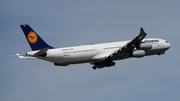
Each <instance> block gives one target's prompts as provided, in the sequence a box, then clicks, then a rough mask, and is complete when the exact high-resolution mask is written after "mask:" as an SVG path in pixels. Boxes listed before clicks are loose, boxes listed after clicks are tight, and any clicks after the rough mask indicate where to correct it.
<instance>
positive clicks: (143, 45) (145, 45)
mask: <svg viewBox="0 0 180 101" xmlns="http://www.w3.org/2000/svg"><path fill="white" fill-rule="evenodd" d="M136 48H137V49H140V50H150V49H151V48H152V44H151V43H141V44H140V45H137V46H136Z"/></svg>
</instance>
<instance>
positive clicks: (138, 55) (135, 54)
mask: <svg viewBox="0 0 180 101" xmlns="http://www.w3.org/2000/svg"><path fill="white" fill-rule="evenodd" d="M145 54H146V53H145V51H144V50H137V51H133V52H132V53H130V54H129V56H130V57H136V58H141V57H144V56H145Z"/></svg>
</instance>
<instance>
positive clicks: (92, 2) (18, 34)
mask: <svg viewBox="0 0 180 101" xmlns="http://www.w3.org/2000/svg"><path fill="white" fill-rule="evenodd" d="M179 4H180V1H179V0H171V1H169V0H161V1H157V0H149V1H145V0H134V1H132V0H131V1H130V0H124V1H122V0H63V1H62V0H1V1H0V47H1V48H0V101H179V100H180V66H179V62H180V60H179V56H180V53H179V50H180V47H179V46H180V45H179V43H180V41H179V40H180V39H179V38H180V6H179ZM20 24H29V25H30V26H31V27H32V28H33V29H34V30H35V31H36V32H37V33H38V34H39V35H40V36H41V37H42V38H43V39H44V40H45V41H46V42H47V43H48V44H50V45H52V46H54V47H65V46H73V45H82V44H90V43H104V42H112V41H123V40H129V39H133V38H134V37H135V36H136V35H138V34H139V29H140V27H143V28H144V30H145V31H146V32H147V34H148V35H147V38H154V37H155V38H162V39H166V40H167V41H168V42H170V43H171V48H170V49H169V50H168V51H167V52H166V54H164V55H162V56H150V57H144V58H141V59H126V60H122V61H117V62H116V66H114V67H112V68H103V69H98V70H93V69H92V67H91V65H90V64H79V65H70V66H67V67H56V66H54V65H53V64H52V63H49V62H45V61H42V60H24V59H19V58H17V57H6V56H7V55H14V54H16V53H20V54H25V53H26V52H27V51H31V49H30V47H29V45H28V43H27V41H26V39H25V37H24V34H23V33H22V30H21V29H20V26H19V25H20Z"/></svg>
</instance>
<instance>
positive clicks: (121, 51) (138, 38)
mask: <svg viewBox="0 0 180 101" xmlns="http://www.w3.org/2000/svg"><path fill="white" fill-rule="evenodd" d="M146 35H147V34H146V33H145V31H144V30H143V28H140V33H139V35H138V36H136V37H135V38H134V39H133V40H132V41H130V42H128V43H127V44H126V45H124V46H123V47H121V48H119V49H117V50H115V51H114V52H113V53H112V54H110V55H109V57H108V58H106V59H109V58H111V59H112V58H115V57H117V56H123V55H126V54H128V53H129V52H132V51H133V49H134V48H135V47H136V46H137V45H140V44H141V41H142V40H143V39H144V37H145V36H146Z"/></svg>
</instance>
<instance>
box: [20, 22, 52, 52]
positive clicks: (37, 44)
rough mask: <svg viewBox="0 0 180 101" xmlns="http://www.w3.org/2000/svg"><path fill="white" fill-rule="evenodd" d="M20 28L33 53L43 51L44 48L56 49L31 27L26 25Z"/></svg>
mask: <svg viewBox="0 0 180 101" xmlns="http://www.w3.org/2000/svg"><path fill="white" fill-rule="evenodd" d="M20 26H21V29H22V30H23V32H24V35H25V37H26V39H27V41H28V43H29V45H30V46H31V49H32V50H33V51H35V50H41V49H44V48H49V49H52V48H54V47H51V46H50V45H48V44H47V43H46V42H45V41H44V40H43V39H42V38H41V37H40V36H39V35H38V34H37V33H36V32H35V31H34V30H33V29H32V28H31V27H30V26H29V25H26V24H25V25H20Z"/></svg>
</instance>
